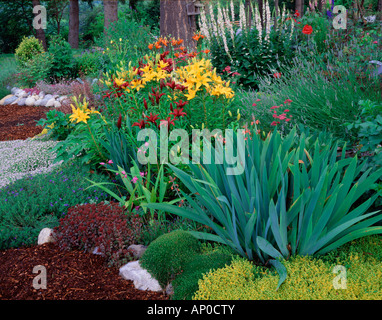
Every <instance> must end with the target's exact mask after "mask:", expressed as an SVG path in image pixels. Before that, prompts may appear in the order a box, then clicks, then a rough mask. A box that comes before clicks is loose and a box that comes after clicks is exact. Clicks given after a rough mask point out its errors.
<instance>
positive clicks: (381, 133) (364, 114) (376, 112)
mask: <svg viewBox="0 0 382 320" xmlns="http://www.w3.org/2000/svg"><path fill="white" fill-rule="evenodd" d="M358 104H359V106H360V107H361V112H360V115H359V116H358V117H357V118H355V119H356V120H355V121H354V122H351V123H345V127H346V128H347V129H348V130H349V131H350V132H351V136H352V137H355V138H356V139H357V140H358V141H357V143H358V145H359V146H360V147H361V148H360V150H359V151H360V152H361V153H366V154H368V155H370V157H369V158H368V165H369V167H372V168H373V169H376V168H379V167H381V165H382V152H381V151H382V147H381V143H382V116H381V111H382V103H379V104H378V103H375V102H373V101H370V100H365V101H364V100H361V101H359V102H358Z"/></svg>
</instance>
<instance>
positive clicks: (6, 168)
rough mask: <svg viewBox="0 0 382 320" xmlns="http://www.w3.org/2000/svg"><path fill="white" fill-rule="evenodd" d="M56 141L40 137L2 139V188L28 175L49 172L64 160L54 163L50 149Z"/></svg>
mask: <svg viewBox="0 0 382 320" xmlns="http://www.w3.org/2000/svg"><path fill="white" fill-rule="evenodd" d="M56 143H57V142H56V141H50V140H48V141H42V140H40V139H36V138H35V139H26V140H12V141H0V188H2V187H4V186H6V185H7V184H9V183H11V182H13V181H16V180H18V179H21V178H23V177H25V176H27V175H36V174H40V173H47V172H50V171H51V170H53V169H54V168H55V167H57V166H59V165H60V164H61V162H62V161H60V162H57V163H53V160H54V158H55V154H54V153H52V152H50V149H51V148H52V147H54V146H55V145H56Z"/></svg>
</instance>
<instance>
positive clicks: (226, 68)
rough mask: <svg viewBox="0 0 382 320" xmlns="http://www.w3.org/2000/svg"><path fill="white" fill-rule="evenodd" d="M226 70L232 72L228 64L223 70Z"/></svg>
mask: <svg viewBox="0 0 382 320" xmlns="http://www.w3.org/2000/svg"><path fill="white" fill-rule="evenodd" d="M224 71H226V72H231V67H230V66H226V67H225V68H224V69H223V72H224Z"/></svg>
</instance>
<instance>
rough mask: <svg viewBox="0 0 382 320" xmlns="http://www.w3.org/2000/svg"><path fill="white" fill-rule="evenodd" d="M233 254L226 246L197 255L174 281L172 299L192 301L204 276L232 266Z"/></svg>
mask: <svg viewBox="0 0 382 320" xmlns="http://www.w3.org/2000/svg"><path fill="white" fill-rule="evenodd" d="M233 254H234V253H233V251H232V250H229V249H226V248H225V247H224V246H215V247H209V249H208V250H204V251H203V252H202V253H201V254H198V255H195V256H194V257H193V259H191V260H190V261H188V262H187V263H186V264H185V265H184V267H183V272H182V273H181V274H180V275H178V276H177V277H176V278H175V279H174V281H172V285H173V288H174V294H173V295H172V297H171V298H172V299H174V300H191V299H192V296H193V295H194V293H195V292H196V291H197V290H198V281H199V280H200V279H202V277H203V274H205V273H207V272H209V271H210V270H214V269H218V268H223V267H224V266H225V265H227V264H230V263H231V260H232V257H233Z"/></svg>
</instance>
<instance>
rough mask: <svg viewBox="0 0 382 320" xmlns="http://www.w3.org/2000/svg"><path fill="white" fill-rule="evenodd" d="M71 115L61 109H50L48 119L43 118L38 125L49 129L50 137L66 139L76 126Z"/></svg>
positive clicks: (47, 114)
mask: <svg viewBox="0 0 382 320" xmlns="http://www.w3.org/2000/svg"><path fill="white" fill-rule="evenodd" d="M69 116H70V115H69V114H65V113H63V112H61V111H57V110H50V111H48V112H47V113H46V119H44V118H41V119H40V120H39V122H37V125H39V126H42V127H44V128H45V129H47V130H48V134H49V135H50V136H49V137H50V139H53V140H59V141H60V140H65V139H66V138H67V137H68V135H69V134H70V132H71V131H72V130H73V128H74V124H73V123H72V122H70V119H69Z"/></svg>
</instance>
